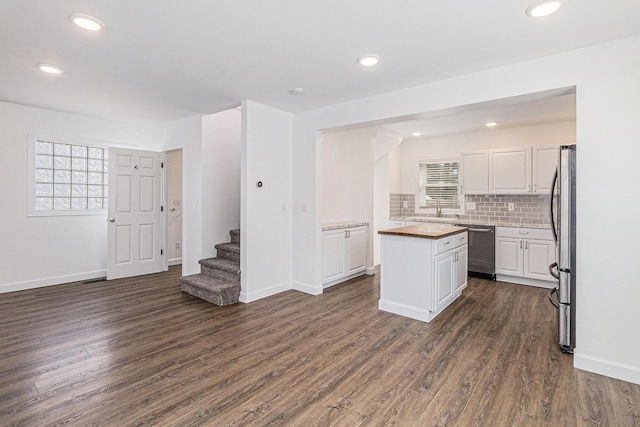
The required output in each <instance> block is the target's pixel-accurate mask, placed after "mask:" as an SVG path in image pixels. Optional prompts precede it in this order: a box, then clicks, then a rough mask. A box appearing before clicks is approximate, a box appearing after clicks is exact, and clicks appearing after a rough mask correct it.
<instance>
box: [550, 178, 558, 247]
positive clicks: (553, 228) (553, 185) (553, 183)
mask: <svg viewBox="0 0 640 427" xmlns="http://www.w3.org/2000/svg"><path fill="white" fill-rule="evenodd" d="M556 181H558V168H556V171H555V172H554V173H553V179H552V181H551V203H549V219H550V222H551V232H552V233H553V240H554V241H555V242H556V243H558V231H557V229H556V220H555V218H554V215H553V199H554V196H555V192H556Z"/></svg>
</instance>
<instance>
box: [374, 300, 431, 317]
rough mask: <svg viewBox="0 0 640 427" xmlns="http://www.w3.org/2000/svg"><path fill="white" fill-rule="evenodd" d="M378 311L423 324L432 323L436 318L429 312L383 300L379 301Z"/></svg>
mask: <svg viewBox="0 0 640 427" xmlns="http://www.w3.org/2000/svg"><path fill="white" fill-rule="evenodd" d="M378 309H379V310H382V311H386V312H387V313H393V314H398V315H400V316H404V317H409V318H411V319H415V320H420V321H422V322H430V321H431V320H432V319H433V318H434V317H435V315H434V313H432V312H430V311H429V310H425V309H423V308H419V307H413V306H409V305H406V304H401V303H397V302H393V301H387V300H383V299H381V300H379V301H378Z"/></svg>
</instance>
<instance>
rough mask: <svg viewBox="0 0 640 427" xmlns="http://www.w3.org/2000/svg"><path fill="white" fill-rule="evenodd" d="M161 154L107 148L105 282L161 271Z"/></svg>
mask: <svg viewBox="0 0 640 427" xmlns="http://www.w3.org/2000/svg"><path fill="white" fill-rule="evenodd" d="M160 167H161V166H160V153H156V152H152V151H140V150H128V149H123V148H109V209H108V212H109V215H108V217H107V222H108V232H107V240H108V243H107V248H108V255H107V279H108V280H110V279H118V278H120V277H130V276H138V275H141V274H150V273H157V272H159V271H160V270H161V267H162V256H161V244H162V233H161V225H162V213H161V211H160V209H161V205H160V203H161V200H160Z"/></svg>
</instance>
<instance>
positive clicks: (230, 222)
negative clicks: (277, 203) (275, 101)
mask: <svg viewBox="0 0 640 427" xmlns="http://www.w3.org/2000/svg"><path fill="white" fill-rule="evenodd" d="M241 123H242V113H241V112H240V111H239V110H237V109H235V108H234V109H231V110H227V111H223V112H221V113H217V114H211V115H209V116H204V117H203V118H202V233H201V234H202V255H201V256H202V258H210V257H214V256H215V255H216V250H215V248H214V245H216V244H218V243H224V242H228V241H229V240H230V237H229V230H233V229H237V228H240V151H241V134H242V129H241Z"/></svg>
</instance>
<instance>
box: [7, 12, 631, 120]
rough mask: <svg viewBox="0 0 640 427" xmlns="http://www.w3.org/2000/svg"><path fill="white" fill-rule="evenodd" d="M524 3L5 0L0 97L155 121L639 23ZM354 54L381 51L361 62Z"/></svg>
mask: <svg viewBox="0 0 640 427" xmlns="http://www.w3.org/2000/svg"><path fill="white" fill-rule="evenodd" d="M530 3H531V1H530V0H485V1H477V0H459V1H455V2H453V1H449V2H447V1H438V2H436V1H429V0H400V1H394V2H392V1H386V0H385V1H383V0H339V1H337V0H325V1H304V0H275V1H265V0H229V1H221V0H181V1H177V0H173V1H171V0H131V1H105V0H84V1H83V0H55V1H42V0H2V1H0V64H2V66H0V100H4V101H8V102H14V103H19V104H25V105H33V106H38V107H44V108H50V109H55V110H61V111H68V112H75V113H80V114H86V115H91V116H98V117H110V118H137V119H150V120H161V121H167V120H175V119H178V118H181V117H185V116H188V115H191V114H194V113H214V112H218V111H222V110H225V109H228V108H231V107H234V106H237V105H238V104H239V103H240V101H241V100H244V99H251V100H254V101H256V102H259V103H263V104H266V105H271V106H274V107H276V108H280V109H283V110H286V111H290V112H298V111H302V110H306V109H312V108H317V107H321V106H325V105H330V104H334V103H337V102H342V101H347V100H351V99H356V98H360V97H364V96H369V95H373V94H377V93H382V92H386V91H390V90H395V89H400V88H405V87H410V86H414V85H418V84H422V83H427V82H432V81H436V80H440V79H445V78H448V77H452V76H456V75H462V74H466V73H471V72H475V71H479V70H483V69H489V68H492V67H497V66H501V65H504V64H509V63H513V62H518V61H524V60H527V59H531V58H536V57H540V56H545V55H550V54H553V53H557V52H561V51H566V50H570V49H576V48H580V47H583V46H588V45H593V44H597V43H601V42H605V41H609V40H613V39H617V38H622V37H627V36H632V35H636V34H640V1H638V0H608V1H602V0H598V1H596V0H565V1H564V2H563V3H564V4H563V6H562V7H561V8H560V10H559V11H558V12H557V13H556V14H554V15H552V16H550V17H547V18H543V19H533V18H530V17H528V16H527V15H526V14H525V10H526V8H527V7H528V6H529V4H530ZM74 12H79V13H86V14H90V15H93V16H96V17H97V18H99V19H101V20H102V21H103V22H104V23H105V24H106V28H105V30H104V31H102V32H100V33H88V32H86V31H83V30H81V29H79V28H77V27H75V26H73V25H72V24H71V23H70V21H69V19H68V16H69V15H70V14H72V13H74ZM364 53H375V54H378V55H379V56H381V57H382V61H381V62H380V64H378V66H376V67H374V68H370V69H364V68H363V67H361V66H360V65H358V64H357V63H356V58H357V57H358V56H360V55H362V54H364ZM40 62H46V63H53V64H56V65H58V66H60V67H61V68H63V69H64V70H65V73H64V74H62V75H60V76H48V75H43V74H42V73H41V72H40V71H39V70H37V69H36V64H37V63H40ZM294 87H302V88H304V90H305V92H304V94H303V95H295V96H294V95H290V94H289V93H288V91H289V90H290V89H291V88H294Z"/></svg>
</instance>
